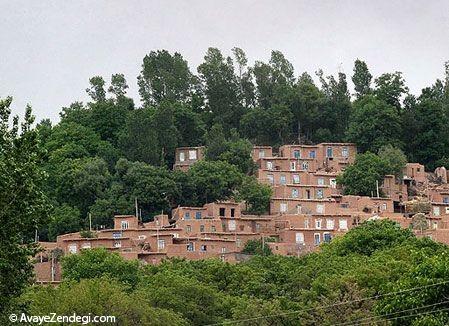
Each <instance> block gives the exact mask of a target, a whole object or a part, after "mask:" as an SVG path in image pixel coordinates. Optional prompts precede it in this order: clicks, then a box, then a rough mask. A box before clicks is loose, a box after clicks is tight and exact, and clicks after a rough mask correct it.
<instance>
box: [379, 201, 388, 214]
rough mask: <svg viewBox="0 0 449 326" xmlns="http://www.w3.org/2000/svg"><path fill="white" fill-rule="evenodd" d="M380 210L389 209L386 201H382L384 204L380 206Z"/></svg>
mask: <svg viewBox="0 0 449 326" xmlns="http://www.w3.org/2000/svg"><path fill="white" fill-rule="evenodd" d="M380 210H381V211H383V212H384V211H386V210H387V204H386V203H382V205H381V206H380Z"/></svg>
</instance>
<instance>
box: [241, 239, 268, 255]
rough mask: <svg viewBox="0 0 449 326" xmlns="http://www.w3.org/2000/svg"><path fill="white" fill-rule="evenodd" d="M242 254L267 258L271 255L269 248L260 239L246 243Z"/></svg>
mask: <svg viewBox="0 0 449 326" xmlns="http://www.w3.org/2000/svg"><path fill="white" fill-rule="evenodd" d="M242 253H244V254H249V255H260V256H268V255H271V254H272V252H271V249H270V247H269V246H268V245H267V244H266V243H264V241H262V240H260V239H257V240H248V241H246V243H245V247H244V248H243V250H242Z"/></svg>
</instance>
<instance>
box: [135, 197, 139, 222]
mask: <svg viewBox="0 0 449 326" xmlns="http://www.w3.org/2000/svg"><path fill="white" fill-rule="evenodd" d="M134 205H135V206H136V217H137V218H139V206H138V204H137V197H135V198H134Z"/></svg>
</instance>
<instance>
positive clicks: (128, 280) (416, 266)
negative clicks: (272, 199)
mask: <svg viewBox="0 0 449 326" xmlns="http://www.w3.org/2000/svg"><path fill="white" fill-rule="evenodd" d="M250 247H251V248H253V249H256V248H259V249H260V244H259V245H258V244H257V243H251V244H249V245H248V248H250ZM256 250H257V249H256ZM448 257H449V248H448V247H447V246H445V245H442V244H437V243H435V242H433V241H432V240H430V239H428V238H422V239H418V238H416V237H415V236H414V235H413V233H412V232H411V231H410V230H407V229H401V228H400V227H399V225H396V224H395V223H394V222H391V221H388V220H383V221H373V222H365V223H364V224H363V225H361V226H360V227H358V228H355V229H352V230H351V231H349V232H348V233H347V234H346V235H344V236H342V237H337V238H335V239H334V240H333V241H332V242H331V243H329V244H324V245H322V247H321V250H320V251H319V252H316V253H311V254H308V255H305V256H302V257H299V258H297V257H283V256H277V255H269V254H267V253H263V254H262V255H260V256H254V257H253V258H252V259H250V260H249V261H246V262H242V263H239V264H230V263H224V262H222V261H220V260H215V259H208V260H202V261H186V260H179V259H172V260H166V261H164V262H163V263H162V264H160V265H158V266H153V265H138V264H135V263H133V262H126V261H124V260H123V259H122V258H120V257H119V256H118V255H117V254H114V253H110V252H107V251H106V250H105V249H93V250H86V251H84V252H83V253H81V254H80V255H72V256H68V257H66V258H64V259H63V266H64V281H63V284H62V285H60V286H58V287H57V288H51V287H42V286H34V287H33V288H30V289H29V290H28V291H27V293H26V294H24V295H23V296H22V298H21V300H20V303H21V304H22V306H23V307H26V309H27V311H28V312H29V313H32V314H45V313H48V312H56V313H58V314H69V313H70V314H72V313H73V312H76V313H77V314H83V313H89V312H91V313H95V314H105V315H109V314H112V315H116V316H117V318H119V321H120V324H124V325H125V324H126V325H136V324H137V320H146V321H147V322H148V324H149V325H184V324H185V325H209V324H216V323H219V324H220V323H223V324H224V325H226V322H230V321H233V322H236V323H237V321H239V322H238V323H237V324H239V325H317V324H321V325H340V324H345V325H346V323H347V324H348V325H356V324H357V325H358V324H360V323H362V322H363V323H367V324H373V323H374V322H380V324H383V322H382V321H383V320H389V321H390V322H391V324H392V325H446V324H447V323H448V322H449V314H448V312H447V296H448V295H449V269H448V266H449V258H448ZM445 308H446V310H441V309H445ZM429 312H432V313H431V314H430V313H429ZM139 318H140V319H139Z"/></svg>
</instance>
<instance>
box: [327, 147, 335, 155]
mask: <svg viewBox="0 0 449 326" xmlns="http://www.w3.org/2000/svg"><path fill="white" fill-rule="evenodd" d="M326 157H334V149H333V148H332V147H330V146H329V147H328V148H327V149H326Z"/></svg>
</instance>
